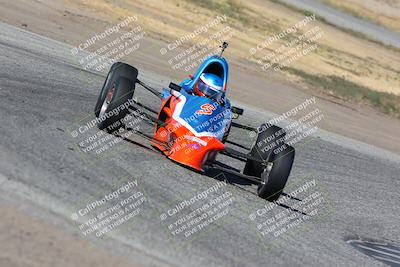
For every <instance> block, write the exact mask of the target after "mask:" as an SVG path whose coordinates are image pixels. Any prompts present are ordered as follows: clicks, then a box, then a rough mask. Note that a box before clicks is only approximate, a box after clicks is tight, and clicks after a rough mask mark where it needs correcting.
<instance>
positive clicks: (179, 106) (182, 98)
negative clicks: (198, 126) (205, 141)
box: [172, 94, 218, 138]
mask: <svg viewBox="0 0 400 267" xmlns="http://www.w3.org/2000/svg"><path fill="white" fill-rule="evenodd" d="M178 98H179V99H180V101H179V103H178V104H177V105H176V107H175V111H174V114H172V118H173V119H174V120H176V121H177V122H179V123H180V124H181V125H183V126H185V127H186V128H187V129H188V130H189V131H191V132H192V133H193V134H194V135H195V136H197V137H215V138H218V136H217V135H216V134H215V133H212V132H201V133H199V132H197V131H196V130H195V129H193V128H192V126H190V124H189V123H188V122H187V121H185V120H184V119H182V118H181V113H182V109H183V106H184V105H185V103H186V97H185V96H184V95H182V94H181V95H180V96H178Z"/></svg>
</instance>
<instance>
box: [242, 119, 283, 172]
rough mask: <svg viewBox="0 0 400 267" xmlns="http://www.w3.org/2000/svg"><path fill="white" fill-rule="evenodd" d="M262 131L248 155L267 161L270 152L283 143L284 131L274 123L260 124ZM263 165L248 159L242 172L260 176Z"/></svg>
mask: <svg viewBox="0 0 400 267" xmlns="http://www.w3.org/2000/svg"><path fill="white" fill-rule="evenodd" d="M260 129H262V131H261V132H260V133H259V134H258V136H257V140H256V142H255V143H254V145H253V147H252V148H251V151H250V155H252V156H253V157H255V158H259V159H261V160H265V161H267V160H268V158H269V156H270V154H271V152H272V151H273V150H274V149H276V148H278V147H279V146H280V145H281V144H283V143H284V139H285V135H286V133H285V132H284V131H283V130H282V128H280V127H278V126H275V125H267V124H265V125H262V126H261V127H260ZM262 171H263V167H262V166H261V164H259V163H258V162H256V161H253V160H248V161H247V162H246V166H245V167H244V171H243V173H244V174H246V175H250V176H256V177H261V173H262Z"/></svg>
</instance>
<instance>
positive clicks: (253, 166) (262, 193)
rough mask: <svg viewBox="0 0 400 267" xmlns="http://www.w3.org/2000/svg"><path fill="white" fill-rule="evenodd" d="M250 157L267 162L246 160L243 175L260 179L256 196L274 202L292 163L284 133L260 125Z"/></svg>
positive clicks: (273, 126)
mask: <svg viewBox="0 0 400 267" xmlns="http://www.w3.org/2000/svg"><path fill="white" fill-rule="evenodd" d="M260 129H262V131H261V132H260V133H259V134H258V136H257V140H256V142H255V144H254V145H253V147H252V149H251V151H250V155H251V156H253V157H255V158H259V159H260V160H261V161H264V162H267V164H266V165H264V164H261V162H259V161H254V160H247V162H246V166H245V167H244V171H243V173H244V174H246V175H250V176H255V177H260V178H261V180H262V182H261V184H259V186H258V189H257V194H258V196H259V197H261V198H264V199H267V200H269V201H274V200H277V199H278V198H279V196H280V195H281V193H282V191H283V189H284V187H285V185H286V182H287V180H288V177H289V174H290V171H291V169H292V165H293V161H294V154H295V151H294V148H293V147H291V146H289V145H287V144H285V135H286V132H285V131H284V130H283V129H282V128H280V127H278V126H275V125H262V126H261V127H260ZM274 151H275V152H276V153H275V152H274Z"/></svg>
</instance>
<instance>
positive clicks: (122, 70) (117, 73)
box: [94, 62, 138, 118]
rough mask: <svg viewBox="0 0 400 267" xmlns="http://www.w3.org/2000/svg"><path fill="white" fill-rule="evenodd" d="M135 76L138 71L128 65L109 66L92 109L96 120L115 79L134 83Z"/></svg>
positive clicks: (116, 64) (118, 63)
mask: <svg viewBox="0 0 400 267" xmlns="http://www.w3.org/2000/svg"><path fill="white" fill-rule="evenodd" d="M137 76H138V70H137V69H136V68H135V67H132V66H130V65H128V64H125V63H122V62H116V63H114V64H113V65H112V66H111V68H110V70H109V71H108V74H107V78H106V79H105V81H104V84H103V87H102V88H101V91H100V94H99V97H98V98H97V102H96V106H95V108H94V114H95V115H96V118H98V117H99V115H100V110H101V107H102V105H103V103H104V100H105V98H106V95H107V92H108V91H109V90H110V88H111V86H112V85H113V84H115V82H116V81H117V79H118V78H120V77H125V78H128V79H130V80H132V81H133V82H136V79H137Z"/></svg>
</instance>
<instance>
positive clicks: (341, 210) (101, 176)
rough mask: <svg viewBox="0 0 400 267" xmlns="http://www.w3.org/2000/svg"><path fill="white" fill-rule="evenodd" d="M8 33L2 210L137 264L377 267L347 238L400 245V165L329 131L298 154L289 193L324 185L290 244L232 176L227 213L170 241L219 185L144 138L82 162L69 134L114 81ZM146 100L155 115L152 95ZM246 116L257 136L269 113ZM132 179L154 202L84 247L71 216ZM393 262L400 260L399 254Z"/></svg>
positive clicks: (0, 162) (145, 75)
mask: <svg viewBox="0 0 400 267" xmlns="http://www.w3.org/2000/svg"><path fill="white" fill-rule="evenodd" d="M0 32H1V34H0V62H1V66H0V92H1V94H0V96H1V97H0V101H1V104H0V110H1V119H0V125H1V133H0V134H1V135H0V136H1V138H0V151H1V154H0V155H1V158H0V170H1V174H0V184H1V186H0V190H1V191H0V193H1V194H0V196H1V198H0V199H1V201H5V202H10V203H14V204H16V205H19V206H21V207H24V209H25V210H26V211H27V212H29V213H30V214H31V215H32V216H34V217H37V218H40V219H41V220H43V221H45V222H47V223H51V224H55V225H57V227H59V228H61V229H64V230H65V232H67V233H72V234H78V235H81V236H82V238H88V239H89V240H90V241H91V242H92V243H93V244H95V245H96V246H101V247H106V248H107V249H108V250H109V251H110V252H112V253H114V254H116V255H120V256H121V257H123V258H125V259H126V260H127V261H131V262H132V263H133V264H134V265H135V266H298V265H308V266H321V265H330V266H343V265H346V266H360V265H362V266H365V265H370V266H380V265H382V263H380V262H379V261H376V260H374V259H373V258H372V257H369V256H366V255H364V254H363V253H361V252H359V251H358V250H356V249H354V248H353V247H352V246H351V245H350V244H348V243H347V242H346V240H348V239H349V238H352V237H353V238H367V239H371V240H378V241H380V242H387V243H390V244H392V245H396V244H399V240H398V239H397V238H398V237H399V236H400V230H399V227H398V218H399V215H400V207H399V205H398V204H399V203H400V195H399V191H398V189H399V186H400V181H399V176H398V175H399V173H400V160H399V156H398V155H395V154H392V153H389V152H386V151H382V150H379V149H377V148H374V147H371V146H368V145H366V144H362V143H360V142H356V141H353V140H350V139H345V138H342V137H340V136H335V135H332V134H329V133H326V132H323V131H320V132H319V133H318V134H316V135H314V137H309V138H307V141H306V142H304V143H302V144H298V145H295V147H296V149H297V155H296V161H295V164H294V167H293V170H292V174H291V177H290V181H289V183H288V186H287V190H285V191H286V192H289V191H290V190H291V188H297V186H298V185H302V184H304V183H305V182H307V181H312V180H314V179H315V181H316V183H317V185H318V190H317V191H319V192H320V193H321V194H322V195H323V197H324V200H323V203H322V204H321V205H320V210H319V213H318V215H317V216H315V217H313V218H311V219H309V220H307V221H304V222H303V223H302V224H301V225H300V226H299V227H297V228H296V229H295V231H291V232H290V234H288V235H282V236H280V237H278V238H270V237H267V238H263V237H262V236H260V234H259V233H258V231H257V224H256V223H254V221H251V220H250V219H249V216H251V214H254V212H255V211H256V210H257V209H261V208H263V207H264V206H265V205H266V204H268V202H265V201H264V200H262V199H260V198H258V197H257V196H256V195H255V194H254V192H255V186H252V185H248V184H247V183H246V182H245V181H242V180H239V179H237V178H235V177H232V176H230V175H228V174H225V176H226V177H227V178H228V180H230V181H231V182H233V184H227V185H225V186H223V189H221V190H224V191H223V192H230V194H231V196H232V197H233V203H232V204H231V206H230V207H231V209H230V211H229V214H228V215H226V216H225V217H224V218H222V219H221V220H216V221H214V222H212V223H211V224H210V225H209V226H208V227H206V229H205V230H204V231H202V232H201V233H200V234H194V235H193V236H191V237H190V238H189V239H186V238H185V237H183V236H181V235H180V236H178V237H176V236H172V234H171V233H169V232H168V225H167V224H165V222H162V221H161V219H160V214H162V213H164V212H165V211H167V210H168V209H169V208H171V207H172V206H173V204H171V203H179V202H180V201H181V200H183V199H188V198H190V197H191V196H194V195H196V194H197V193H198V192H203V191H205V190H207V189H208V188H210V187H212V186H214V185H216V183H217V182H218V181H219V180H218V179H220V178H221V175H219V176H218V173H213V174H210V175H209V176H206V175H201V174H198V173H194V172H192V171H190V170H188V169H186V168H183V167H181V166H179V165H177V164H174V163H173V162H171V161H170V160H168V159H166V158H164V157H162V156H161V155H160V154H159V153H157V152H156V151H154V150H153V149H152V148H151V147H150V146H148V145H147V144H148V142H147V141H146V140H144V139H142V138H140V137H132V138H131V139H132V140H133V141H123V142H122V143H120V144H119V145H118V147H117V149H116V150H115V151H114V152H107V153H108V154H105V155H106V156H104V157H101V158H98V157H94V156H92V155H83V153H82V152H81V151H79V150H80V149H79V148H78V145H77V144H76V143H77V141H76V139H74V138H72V137H71V134H70V131H71V129H76V128H78V127H79V126H80V125H81V122H80V121H79V120H80V119H81V118H82V116H85V114H90V118H93V117H94V116H93V115H92V110H93V106H94V104H95V101H96V100H97V94H98V92H99V88H100V87H101V86H102V84H103V81H104V78H105V74H104V73H102V74H98V73H95V72H91V71H85V70H82V68H81V67H80V66H79V63H78V62H77V58H75V57H73V56H72V55H71V53H70V50H71V47H70V46H69V45H66V44H63V43H59V42H56V41H53V40H50V39H48V38H44V37H41V36H38V35H36V34H33V33H29V32H27V31H24V30H21V29H18V28H14V27H11V26H8V25H5V24H0ZM139 77H140V78H141V79H142V80H148V81H151V83H152V84H154V85H158V86H162V85H163V86H165V85H167V84H168V82H169V80H168V78H167V77H161V76H158V75H155V74H152V73H151V72H150V71H145V70H144V71H141V74H140V76H139ZM142 99H144V101H147V103H149V104H150V105H153V106H154V107H156V105H157V102H156V101H153V100H151V98H150V97H149V96H147V95H145V94H143V96H142ZM245 112H246V114H247V115H246V116H245V117H244V118H242V120H241V121H242V122H243V123H246V124H251V125H254V126H256V125H258V124H259V123H261V122H262V121H265V120H266V119H267V118H268V115H270V113H269V112H266V111H259V110H255V109H252V108H251V107H246V111H245ZM378 130H380V129H377V131H378ZM91 131H92V132H93V133H96V130H95V129H92V130H91ZM232 138H233V140H234V141H237V142H241V143H244V144H247V145H250V144H251V139H250V138H249V137H248V135H246V134H245V133H241V132H234V133H233V134H232ZM225 162H227V163H228V164H229V165H233V166H238V165H237V163H236V162H234V161H233V160H227V159H226V160H225ZM215 175H217V176H218V177H217V178H213V176H215ZM120 177H126V178H124V179H120ZM122 180H123V181H124V182H122ZM135 180H136V181H137V182H138V185H139V187H140V188H141V190H142V191H143V192H145V196H146V202H145V203H144V204H143V205H142V206H141V212H140V214H139V215H137V216H135V217H134V218H133V219H132V220H131V221H129V222H128V223H126V224H125V225H124V226H122V227H121V228H120V229H117V230H116V231H113V232H111V233H109V234H108V235H106V236H105V237H103V238H101V239H100V238H97V237H95V236H93V235H91V236H89V237H83V235H82V234H81V233H80V231H79V228H78V227H77V225H78V223H80V222H79V221H78V222H76V221H73V220H72V219H71V214H73V213H75V212H76V211H77V210H78V209H79V208H80V207H84V206H85V205H86V204H87V202H88V199H91V200H94V199H98V198H99V195H100V196H102V195H104V194H107V193H110V192H112V191H113V190H115V188H117V187H118V186H119V185H123V184H124V183H125V182H126V181H135ZM218 193H220V192H218ZM217 195H218V194H217ZM304 197H306V195H305V196H298V197H297V199H291V200H289V201H288V202H286V203H285V205H282V206H278V207H275V208H274V209H273V210H271V211H268V212H267V213H266V214H265V218H268V217H272V216H273V215H274V214H276V213H277V212H281V211H285V212H287V213H288V216H292V215H293V214H296V215H298V214H299V212H298V211H296V210H294V208H293V207H295V205H296V203H299V202H301V201H304ZM191 208H192V207H189V209H191ZM391 253H392V254H393V252H388V253H386V254H385V255H386V256H388V255H387V254H389V256H388V257H392V256H393V255H392V254H391ZM390 255H392V256H390ZM394 255H395V256H396V254H394ZM391 259H392V260H393V259H394V261H397V262H398V256H397V258H396V257H394V258H393V257H392V258H391Z"/></svg>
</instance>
